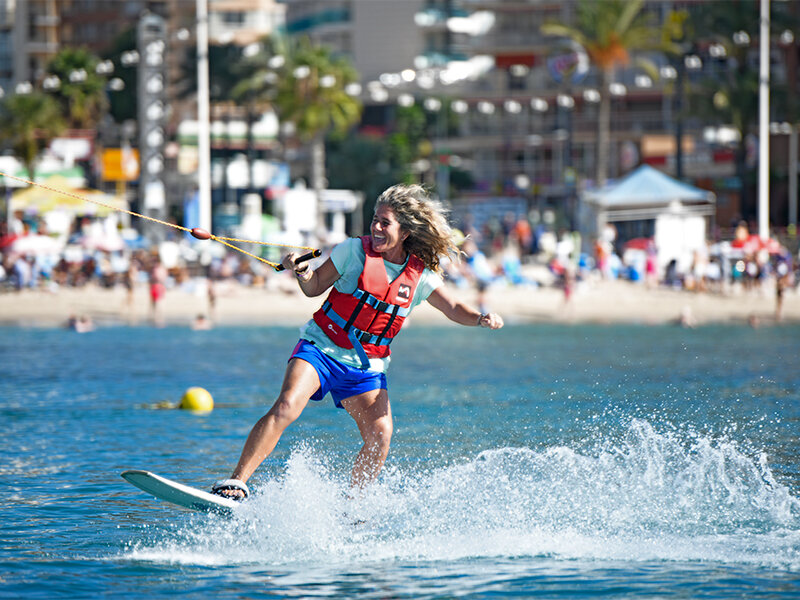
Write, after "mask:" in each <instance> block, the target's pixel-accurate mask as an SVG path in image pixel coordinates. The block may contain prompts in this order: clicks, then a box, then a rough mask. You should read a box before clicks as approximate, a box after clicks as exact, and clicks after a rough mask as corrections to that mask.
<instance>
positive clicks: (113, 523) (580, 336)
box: [0, 321, 800, 598]
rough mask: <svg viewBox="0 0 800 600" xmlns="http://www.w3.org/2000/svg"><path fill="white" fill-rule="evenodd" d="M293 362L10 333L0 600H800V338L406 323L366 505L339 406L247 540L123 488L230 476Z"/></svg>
mask: <svg viewBox="0 0 800 600" xmlns="http://www.w3.org/2000/svg"><path fill="white" fill-rule="evenodd" d="M296 338H297V329H296V328H293V327H253V328H221V327H220V328H216V329H213V330H211V331H191V330H188V329H185V328H177V327H171V328H164V329H153V328H148V327H141V328H124V327H109V328H101V329H98V330H96V331H93V332H90V333H86V334H76V333H75V332H71V331H66V330H47V329H20V328H0V434H2V435H0V597H25V598H58V597H67V598H76V597H77V598H79V597H97V596H106V597H125V598H154V597H167V596H173V595H176V594H179V595H184V596H189V597H212V596H213V597H221V598H240V597H247V598H258V597H332V598H455V597H474V598H491V597H502V598H526V597H537V596H539V597H562V598H575V597H582V598H601V597H602V598H633V597H638V598H653V597H657V598H732V597H741V598H797V597H800V468H799V467H798V456H799V455H800V452H799V450H800V370H799V369H798V367H799V366H800V361H799V360H798V356H799V355H800V327H798V326H794V325H793V326H786V327H765V328H761V329H750V328H747V327H738V326H725V327H723V326H714V327H711V326H709V327H700V328H697V329H680V328H677V327H669V326H663V327H648V326H610V325H609V326H599V325H596V326H578V325H574V326H566V325H565V326H552V325H524V326H523V325H516V326H513V325H512V326H507V327H506V328H504V329H503V330H501V331H496V332H490V331H486V330H479V329H474V328H469V329H467V328H459V327H455V326H441V327H428V326H422V325H421V324H416V323H414V322H413V321H412V322H411V326H410V327H409V328H408V329H407V331H404V333H403V335H402V336H401V337H400V338H398V340H397V342H396V344H395V349H394V356H395V359H394V360H393V364H392V366H391V369H390V375H389V387H390V396H391V401H392V410H393V414H394V424H395V433H394V437H393V441H392V450H391V454H390V456H389V459H388V461H387V464H386V468H385V470H384V472H383V473H382V475H381V478H380V480H379V481H378V482H377V483H376V484H374V485H372V486H371V487H369V488H368V489H366V490H364V491H363V492H361V493H353V491H352V490H350V488H349V485H348V482H349V475H350V473H349V472H350V467H351V464H352V459H353V457H354V455H355V453H356V452H357V450H358V448H359V446H360V439H359V436H358V432H357V430H356V427H355V425H354V423H353V421H352V420H351V418H350V417H349V416H348V415H347V414H346V413H345V412H344V411H341V410H337V409H335V408H334V407H333V404H332V402H331V400H330V399H329V398H328V399H326V400H325V401H324V402H323V403H311V404H309V406H308V408H307V409H306V410H305V412H304V413H303V415H302V416H301V418H300V419H299V420H298V421H297V422H296V423H295V424H293V425H292V427H291V428H290V429H289V430H288V431H287V432H286V434H285V435H284V437H283V439H282V440H281V442H280V443H279V445H278V447H277V449H276V451H275V452H274V453H273V454H272V456H270V457H269V458H268V459H267V460H266V461H265V462H264V464H263V465H262V467H261V468H260V469H259V470H258V471H257V473H256V474H255V475H254V476H253V478H252V479H251V480H250V482H249V483H250V484H251V488H252V490H253V497H252V499H251V500H249V501H248V502H247V503H246V504H244V505H243V506H242V507H241V510H239V511H238V512H237V513H236V515H235V516H233V517H231V518H225V517H220V516H215V515H208V514H200V513H191V512H188V511H184V510H182V509H179V508H176V507H172V506H170V505H166V504H164V503H161V502H159V501H157V500H155V499H153V498H151V497H150V496H148V495H147V494H145V493H143V492H141V491H140V490H138V489H137V488H134V487H133V486H131V485H129V484H128V483H126V482H125V481H124V480H123V479H121V478H120V476H119V474H120V472H122V471H123V470H125V469H128V468H139V469H148V470H152V471H155V472H157V473H159V474H161V475H164V476H167V477H171V478H174V479H177V480H179V481H182V482H185V483H188V484H190V485H196V486H198V487H202V488H206V489H207V488H208V487H210V485H211V483H212V482H213V481H214V480H216V479H219V478H222V477H227V476H228V475H229V473H230V471H231V469H232V467H233V465H234V464H235V462H236V460H237V458H238V456H239V452H240V450H241V447H242V444H243V442H244V439H245V438H246V436H247V433H248V432H249V430H250V427H251V426H252V425H253V423H255V421H256V420H257V419H258V418H259V417H260V416H261V415H262V414H263V413H264V412H265V411H266V410H267V409H268V407H269V406H270V405H271V403H272V401H273V400H274V398H275V396H276V395H277V392H278V390H279V387H280V382H281V378H282V374H283V371H284V369H285V364H286V359H287V356H288V354H289V352H290V350H291V348H292V347H293V345H294V343H295V342H296ZM191 386H201V387H204V388H206V389H207V390H209V392H211V394H212V395H213V397H214V399H215V409H214V410H213V412H211V413H210V414H206V415H198V414H192V413H189V412H185V411H180V410H176V409H171V408H167V407H169V406H172V405H174V404H175V403H177V402H178V401H179V399H180V397H181V395H182V394H183V392H184V390H185V389H186V388H188V387H191Z"/></svg>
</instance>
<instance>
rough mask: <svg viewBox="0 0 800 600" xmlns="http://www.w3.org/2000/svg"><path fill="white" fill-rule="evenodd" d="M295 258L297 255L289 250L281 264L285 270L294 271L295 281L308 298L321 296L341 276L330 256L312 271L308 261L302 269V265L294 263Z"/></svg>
mask: <svg viewBox="0 0 800 600" xmlns="http://www.w3.org/2000/svg"><path fill="white" fill-rule="evenodd" d="M296 258H297V255H296V254H295V253H293V252H290V253H289V254H287V255H286V256H285V257H284V258H283V261H282V262H281V264H282V265H283V266H284V267H286V269H287V270H292V271H293V272H294V274H295V277H297V283H299V284H300V289H301V290H302V292H303V294H305V295H306V296H308V297H309V298H313V297H315V296H321V295H322V294H324V293H325V291H326V290H327V289H328V288H329V287H331V286H332V285H333V284H334V283H335V282H336V280H337V279H339V277H341V275H340V274H339V271H337V270H336V267H335V266H333V261H332V260H331V259H330V258H329V259H328V260H326V261H325V262H324V263H322V266H320V267H319V268H318V269H317V270H316V271H312V270H311V266H310V265H309V264H308V263H305V269H303V265H295V264H294V261H295V259H296Z"/></svg>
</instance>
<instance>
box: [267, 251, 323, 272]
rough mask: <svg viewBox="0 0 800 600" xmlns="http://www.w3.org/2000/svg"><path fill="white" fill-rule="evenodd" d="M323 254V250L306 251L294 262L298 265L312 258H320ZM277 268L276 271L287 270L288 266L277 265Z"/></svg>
mask: <svg viewBox="0 0 800 600" xmlns="http://www.w3.org/2000/svg"><path fill="white" fill-rule="evenodd" d="M321 255H322V251H321V250H312V251H311V252H306V253H305V254H303V255H302V256H298V257H297V260H295V261H294V264H295V266H297V265H299V264H300V263H304V262H306V261H307V260H311V259H312V258H318V257H319V256H321ZM275 270H276V271H285V270H286V267H284V266H283V265H278V266H277V267H275Z"/></svg>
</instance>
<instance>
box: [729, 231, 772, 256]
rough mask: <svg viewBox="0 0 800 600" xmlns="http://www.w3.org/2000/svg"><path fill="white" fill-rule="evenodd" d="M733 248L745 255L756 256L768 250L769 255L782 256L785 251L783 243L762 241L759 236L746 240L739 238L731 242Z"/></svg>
mask: <svg viewBox="0 0 800 600" xmlns="http://www.w3.org/2000/svg"><path fill="white" fill-rule="evenodd" d="M731 248H735V249H738V250H741V251H742V252H743V253H744V254H755V253H756V252H760V251H761V250H766V251H767V252H768V253H769V254H781V253H783V251H784V248H783V246H781V243H780V242H779V241H778V240H776V239H775V238H767V239H762V238H761V236H759V235H758V234H755V233H754V234H752V235H749V236H747V237H746V238H743V239H742V238H737V239H735V240H733V241H732V242H731Z"/></svg>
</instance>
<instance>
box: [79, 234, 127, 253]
mask: <svg viewBox="0 0 800 600" xmlns="http://www.w3.org/2000/svg"><path fill="white" fill-rule="evenodd" d="M81 246H83V247H84V248H86V249H87V250H100V251H101V252H117V251H119V250H122V249H123V248H124V247H125V242H124V241H123V239H122V237H120V236H119V235H109V234H100V235H91V236H86V237H85V238H83V240H82V241H81Z"/></svg>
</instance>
